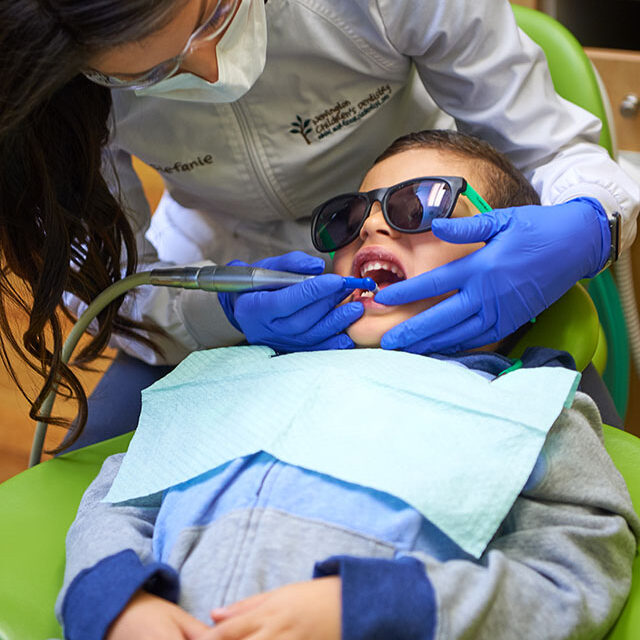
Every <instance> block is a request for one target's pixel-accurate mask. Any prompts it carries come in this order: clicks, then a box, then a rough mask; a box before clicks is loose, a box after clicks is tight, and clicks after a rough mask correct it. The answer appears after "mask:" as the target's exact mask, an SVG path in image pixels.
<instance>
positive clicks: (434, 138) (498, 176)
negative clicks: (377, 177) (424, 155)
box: [375, 129, 540, 209]
mask: <svg viewBox="0 0 640 640" xmlns="http://www.w3.org/2000/svg"><path fill="white" fill-rule="evenodd" d="M412 149H437V150H442V151H450V152H451V153H454V154H456V155H458V156H460V157H462V158H474V159H476V160H479V161H480V162H481V163H482V167H483V171H482V172H481V173H482V177H483V179H484V182H485V184H484V187H485V189H486V192H485V193H483V194H482V195H483V196H484V198H485V200H487V202H488V203H489V204H490V205H491V206H492V207H493V208H494V209H503V208H506V207H517V206H521V205H526V204H540V196H539V195H538V194H537V192H536V190H535V189H534V188H533V187H532V186H531V184H530V183H529V181H528V180H527V179H526V178H525V177H524V175H522V172H521V171H519V170H518V169H517V168H516V167H515V166H514V165H513V163H512V162H511V160H509V159H508V158H507V157H506V156H505V155H504V154H503V153H500V152H499V151H498V150H497V149H495V148H494V147H492V146H491V145H490V144H489V143H488V142H485V141H484V140H481V139H480V138H476V137H475V136H471V135H468V134H465V133H460V132H459V131H450V130H447V129H431V130H425V131H418V132H416V133H409V134H407V135H404V136H402V137H400V138H398V139H397V140H395V141H394V142H392V143H391V144H390V145H389V146H388V147H387V148H386V149H385V150H384V151H383V152H382V153H381V154H380V155H379V156H378V157H377V158H376V161H375V164H377V163H378V162H381V161H382V160H385V159H386V158H390V157H391V156H394V155H396V154H398V153H402V152H403V151H409V150H412Z"/></svg>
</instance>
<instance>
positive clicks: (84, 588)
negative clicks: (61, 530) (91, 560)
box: [62, 549, 179, 640]
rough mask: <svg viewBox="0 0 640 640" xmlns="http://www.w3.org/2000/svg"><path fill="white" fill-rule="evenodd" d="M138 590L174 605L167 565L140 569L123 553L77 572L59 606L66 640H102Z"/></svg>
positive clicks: (174, 577) (174, 578) (173, 578)
mask: <svg viewBox="0 0 640 640" xmlns="http://www.w3.org/2000/svg"><path fill="white" fill-rule="evenodd" d="M138 589H145V590H146V591H148V592H149V593H152V594H154V595H157V596H160V597H161V598H165V599H166V600H170V601H171V602H177V601H178V592H179V584H178V574H177V573H176V571H175V570H174V569H173V568H172V567H170V566H169V565H166V564H162V563H159V562H154V563H153V564H148V565H143V564H142V563H141V562H140V559H139V558H138V556H137V555H136V554H135V553H134V552H133V551H132V550H131V549H126V550H125V551H121V552H120V553H117V554H115V555H113V556H109V557H108V558H105V559H104V560H101V561H100V562H98V563H97V564H95V565H94V566H93V567H91V568H90V569H85V570H84V571H81V572H80V573H79V574H78V575H77V576H76V577H75V578H74V580H73V582H72V583H71V585H70V586H69V590H68V591H67V594H66V596H65V598H64V603H63V605H62V619H63V625H64V633H65V636H64V637H65V638H66V639H67V640H102V638H104V636H105V635H106V633H107V631H108V629H109V626H110V625H111V623H112V622H113V621H114V620H115V619H116V618H117V617H118V615H120V613H121V612H122V610H123V609H124V608H125V606H126V605H127V603H128V602H129V600H131V598H132V597H133V595H134V593H135V592H136V591H138Z"/></svg>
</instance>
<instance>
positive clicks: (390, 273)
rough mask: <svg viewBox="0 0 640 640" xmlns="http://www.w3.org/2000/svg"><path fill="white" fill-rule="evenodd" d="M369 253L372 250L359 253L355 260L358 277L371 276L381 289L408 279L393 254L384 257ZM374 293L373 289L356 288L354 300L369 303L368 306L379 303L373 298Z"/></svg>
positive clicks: (354, 267)
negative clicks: (393, 258)
mask: <svg viewBox="0 0 640 640" xmlns="http://www.w3.org/2000/svg"><path fill="white" fill-rule="evenodd" d="M367 254H372V252H366V251H364V252H362V254H361V255H357V256H356V258H355V260H354V264H353V273H354V275H355V276H356V277H360V278H371V279H372V280H373V281H374V282H375V283H376V284H377V285H378V288H380V289H384V288H385V287H388V286H389V285H391V284H395V283H396V282H400V281H402V280H406V275H405V273H404V271H403V269H402V267H401V266H400V265H399V264H398V263H397V262H396V261H395V260H392V259H390V258H392V256H391V255H385V256H384V258H386V259H383V258H382V256H376V255H367ZM374 295H375V294H374V293H373V291H366V290H363V289H356V291H354V295H353V300H354V302H362V303H364V304H367V306H370V305H374V304H375V305H377V304H378V303H376V302H375V301H374V300H373V296H374ZM380 306H382V305H380Z"/></svg>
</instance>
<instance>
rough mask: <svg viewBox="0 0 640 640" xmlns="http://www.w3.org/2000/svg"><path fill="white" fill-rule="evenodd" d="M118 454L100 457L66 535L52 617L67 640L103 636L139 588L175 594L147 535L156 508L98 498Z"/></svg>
mask: <svg viewBox="0 0 640 640" xmlns="http://www.w3.org/2000/svg"><path fill="white" fill-rule="evenodd" d="M123 456H124V454H118V455H116V456H112V457H110V458H108V459H107V460H106V461H105V463H104V465H103V467H102V470H101V471H100V473H99V475H98V477H97V478H96V479H95V480H94V481H93V483H92V484H91V485H90V487H89V488H88V489H87V491H86V493H85V494H84V496H83V498H82V501H81V503H80V507H79V508H78V513H77V516H76V519H75V521H74V523H73V525H72V526H71V528H70V529H69V533H68V534H67V542H66V550H67V560H66V568H65V576H64V583H63V587H62V590H61V592H60V594H59V595H58V600H57V602H56V616H57V617H58V620H59V621H60V623H61V625H62V626H63V628H64V631H65V638H67V639H68V640H94V638H95V639H102V638H103V637H104V635H105V633H106V631H107V629H108V628H109V625H110V624H111V623H112V622H113V621H114V620H115V619H116V618H117V616H118V615H119V614H120V613H121V611H122V610H123V609H124V608H125V607H126V605H127V603H128V602H129V600H130V599H131V598H132V597H133V596H134V594H136V592H138V591H139V590H140V589H144V590H146V591H148V592H150V593H153V594H156V595H158V596H160V597H162V598H164V599H166V600H168V601H170V602H176V601H177V598H178V576H177V574H176V572H175V571H174V570H173V569H172V568H171V567H170V566H168V565H165V564H161V563H157V562H153V560H152V553H151V539H152V534H153V527H154V524H155V519H156V516H157V513H158V509H159V506H157V505H156V506H152V507H145V508H139V507H131V506H119V505H112V504H109V503H104V502H101V500H102V498H103V497H104V496H105V495H106V494H107V492H108V490H109V487H110V486H111V484H112V482H113V479H114V478H115V475H116V473H117V471H118V469H119V467H120V463H121V461H122V458H123Z"/></svg>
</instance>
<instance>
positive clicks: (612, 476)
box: [57, 132, 640, 640]
mask: <svg viewBox="0 0 640 640" xmlns="http://www.w3.org/2000/svg"><path fill="white" fill-rule="evenodd" d="M424 176H429V177H430V178H429V179H428V180H422V181H418V182H417V183H416V182H413V183H412V184H411V185H405V186H397V185H402V184H403V183H406V182H407V181H415V179H416V178H421V177H424ZM460 178H464V181H463V180H460ZM465 181H466V182H465ZM467 183H468V185H470V187H471V188H470V189H469V188H467ZM465 189H467V190H465ZM474 189H475V190H477V193H478V194H480V195H481V196H482V197H481V198H479V197H477V195H476V194H475V192H474V191H473V190H474ZM360 192H361V193H360V195H356V196H354V195H353V194H352V195H347V196H340V197H338V198H332V199H331V200H329V201H327V203H325V204H324V205H321V206H320V207H318V208H317V209H316V211H315V212H314V222H313V239H314V244H315V245H316V247H317V248H318V249H320V250H321V251H327V252H328V251H334V250H335V257H334V271H335V272H336V273H337V274H340V275H345V276H346V275H355V276H358V277H361V276H369V277H372V278H374V279H375V280H376V282H377V283H378V284H379V286H380V287H384V286H387V285H389V284H391V283H393V282H396V281H398V280H402V279H405V278H411V277H413V276H416V275H418V274H420V273H423V272H425V271H427V270H430V269H433V268H435V267H437V266H439V265H442V264H444V263H447V262H449V261H452V260H455V259H458V258H460V257H462V256H464V255H466V254H467V253H469V252H471V251H474V250H475V249H477V245H452V244H447V243H445V242H443V241H441V240H439V239H438V238H436V237H435V236H434V235H433V234H432V233H430V232H429V231H428V229H429V219H430V216H433V215H443V214H445V215H446V214H448V213H451V215H452V216H454V217H456V216H470V215H475V214H476V213H477V212H478V207H480V208H483V207H484V205H483V200H482V198H484V200H486V202H488V203H489V204H490V205H491V206H492V207H495V208H506V207H509V206H515V205H522V204H532V203H536V202H537V196H536V194H535V192H534V191H533V189H532V188H531V187H530V186H529V184H528V183H527V182H526V181H525V180H524V178H523V177H522V176H521V175H520V174H519V173H518V172H517V171H516V170H515V169H514V168H513V167H512V166H511V165H510V164H509V162H508V161H507V160H506V159H504V158H503V157H502V156H501V155H499V154H498V153H497V152H495V151H494V150H493V149H492V148H491V147H489V146H488V145H487V144H485V143H483V142H481V141H479V140H476V139H473V138H470V137H468V136H464V135H462V134H458V133H453V132H423V133H419V134H413V135H410V136H407V137H405V138H402V139H400V140H398V141H396V142H395V143H394V144H393V145H392V146H391V147H390V148H389V149H388V150H387V151H386V152H385V153H384V154H383V155H382V156H381V157H380V158H379V159H378V160H377V161H376V163H375V164H374V166H373V167H372V168H371V170H370V171H369V172H368V173H367V175H366V176H365V178H364V180H363V182H362V185H361V187H360ZM372 192H374V193H375V195H372ZM462 192H464V194H465V195H461V193H462ZM367 193H368V194H369V195H366V194H367ZM456 198H457V199H456ZM474 203H476V204H474ZM350 299H351V300H354V301H360V302H362V303H363V305H364V307H365V312H364V314H363V316H362V317H361V318H360V319H359V320H358V321H357V322H356V323H354V324H353V325H352V326H351V327H350V329H349V335H350V336H351V338H352V339H353V341H354V342H355V343H356V344H357V345H359V346H362V347H376V346H379V344H380V338H381V336H382V335H383V334H384V333H385V332H386V331H387V330H388V329H389V328H390V327H393V326H395V325H396V324H398V323H399V322H402V321H404V320H405V319H407V318H409V317H411V316H413V315H415V314H416V313H419V312H420V311H422V310H424V309H425V308H426V307H427V306H429V305H432V304H435V302H436V300H429V301H424V300H421V301H418V302H414V303H412V304H408V305H404V306H401V307H386V306H383V305H380V304H377V303H376V302H375V300H374V297H373V295H372V294H371V293H369V292H365V291H359V290H358V291H355V292H354V293H353V294H352V295H351V296H350ZM501 346H502V347H503V348H504V346H505V345H487V347H485V348H484V349H482V350H479V351H476V352H473V353H466V354H459V355H456V356H453V358H454V359H455V360H456V361H458V362H460V363H462V364H464V365H465V366H468V367H470V368H472V369H475V370H479V371H481V372H483V375H485V376H489V377H493V376H496V375H498V374H500V373H501V372H502V371H504V370H505V369H507V368H509V367H510V366H511V365H512V362H511V361H510V360H508V359H507V358H506V357H505V356H503V355H499V354H498V353H496V352H495V350H496V349H498V350H500V348H501ZM238 348H239V349H240V348H243V347H238ZM390 355H393V354H390ZM288 357H294V356H287V355H283V356H278V358H288ZM407 357H411V358H422V357H423V356H419V355H407ZM523 360H524V366H525V367H527V366H538V365H558V364H560V365H564V366H567V363H568V362H570V361H571V359H570V357H568V356H567V354H562V353H559V352H550V350H543V349H540V350H536V349H534V350H531V351H530V352H529V355H528V356H527V357H523ZM381 373H382V374H383V372H381ZM425 384H428V381H425ZM463 391H464V390H461V393H463ZM354 401H356V402H357V400H354ZM328 419H332V420H338V421H339V420H340V415H331V413H330V418H328ZM420 419H421V417H420V416H416V420H417V421H419V420H420ZM214 427H215V425H212V428H214ZM393 436H394V426H393V425H390V434H389V437H390V438H393ZM452 455H455V452H452ZM123 456H124V454H120V455H116V456H112V457H111V458H109V459H107V460H106V462H105V463H104V466H103V468H102V470H101V472H100V474H99V476H98V477H97V478H96V480H95V481H94V482H93V484H92V485H91V486H90V487H89V489H88V490H87V492H86V494H85V496H84V498H83V500H82V503H81V505H80V508H79V511H78V515H77V518H76V521H75V522H74V524H73V525H72V527H71V529H70V532H69V535H68V538H67V567H66V573H65V583H64V587H63V590H62V591H61V593H60V596H59V598H58V603H57V615H58V618H59V620H60V622H61V624H62V625H63V627H64V630H65V637H66V638H69V639H71V640H75V639H78V640H93V639H94V638H95V639H97V638H108V640H124V639H131V640H133V639H135V640H143V639H145V638H149V639H153V640H164V639H166V640H173V639H175V640H185V639H188V640H230V639H234V640H235V639H238V640H240V639H243V638H247V639H249V638H251V639H252V640H253V639H255V640H258V639H268V638H273V639H276V638H277V639H279V640H282V639H285V638H286V639H292V640H294V639H300V640H313V639H317V640H331V639H338V638H345V639H349V640H351V639H354V640H355V639H360V638H362V639H365V638H390V639H401V638H425V639H426V638H443V639H444V638H447V639H448V638H487V639H490V640H496V639H500V638H504V639H509V640H512V639H514V638H545V639H555V638H601V637H604V635H605V633H606V632H607V630H608V629H609V628H610V627H611V626H612V624H613V623H614V621H615V619H616V617H617V615H618V614H619V612H620V610H621V608H622V606H623V604H624V601H625V598H626V596H627V593H628V590H629V586H630V580H631V565H632V562H633V558H634V555H635V552H636V545H637V542H636V538H637V536H638V534H639V533H640V522H639V521H638V518H637V516H636V515H635V514H634V512H633V508H632V506H631V503H630V499H629V496H628V493H627V491H626V487H625V485H624V481H623V480H622V478H621V477H620V475H619V474H618V472H617V471H616V469H615V467H614V466H613V463H612V462H611V460H610V458H609V457H608V455H607V453H606V451H605V449H604V447H603V445H602V433H601V421H600V417H599V414H598V411H597V409H596V406H595V405H594V403H593V402H592V401H591V400H590V398H589V397H588V396H586V395H584V394H581V393H579V392H578V393H577V394H576V396H575V399H574V401H573V405H572V407H571V408H569V409H563V410H562V413H561V414H560V416H559V417H558V419H557V420H556V421H555V423H554V425H553V426H552V427H551V430H550V432H549V435H548V436H547V440H546V442H545V444H544V447H543V449H542V453H541V454H540V456H539V458H538V462H537V463H536V465H535V467H534V468H533V472H532V473H531V476H530V477H529V480H528V481H527V482H526V484H525V486H524V488H523V489H522V491H521V492H520V495H519V496H518V497H517V499H516V501H515V503H514V504H513V506H512V507H511V509H510V511H509V513H508V515H507V517H506V518H505V519H504V521H503V522H502V524H501V526H500V528H499V529H498V531H497V533H496V534H495V535H494V536H493V538H492V539H491V541H490V542H489V544H488V546H487V547H486V549H485V551H484V552H483V553H482V555H481V556H480V557H479V558H478V559H476V558H474V557H472V556H470V555H469V554H468V553H466V552H464V551H463V550H462V549H461V548H460V547H459V546H458V545H457V544H455V543H454V542H453V541H452V540H450V539H449V538H447V536H445V535H444V534H443V533H442V532H441V531H440V530H439V529H438V528H436V527H435V526H433V525H432V524H431V523H429V522H428V521H427V519H426V518H425V517H424V516H423V515H421V513H419V512H418V511H416V510H415V509H414V508H412V507H411V506H410V505H409V504H407V503H404V502H403V501H402V500H400V499H399V498H395V497H394V496H390V495H387V494H383V493H382V492H379V491H373V490H371V489H368V488H366V487H361V486H358V485H355V484H351V483H347V482H343V481H341V480H340V479H339V478H332V477H329V476H326V475H322V474H320V473H315V472H311V471H308V470H305V469H303V468H301V467H297V466H295V465H290V464H285V463H284V462H282V461H280V460H278V459H276V458H274V457H272V456H270V455H267V454H266V453H264V452H261V453H258V454H255V455H252V456H248V457H244V458H238V459H235V460H232V461H229V463H228V464H226V465H223V468H221V469H220V470H217V471H215V472H214V471H213V470H212V473H207V474H204V475H202V476H200V477H198V478H195V479H194V480H192V481H190V482H189V483H187V484H186V485H184V486H180V487H178V488H173V489H169V490H167V491H166V492H164V494H163V496H162V498H159V499H158V502H157V503H156V504H154V505H152V506H135V505H134V504H110V503H106V502H102V501H101V500H102V498H104V496H105V495H106V494H107V491H108V490H109V487H110V486H111V484H112V482H113V480H114V477H115V476H116V474H117V472H118V469H119V467H120V464H121V462H122V459H123ZM495 473H496V474H501V470H500V468H496V469H495ZM212 620H213V622H215V626H213V627H212V626H211V622H212Z"/></svg>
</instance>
